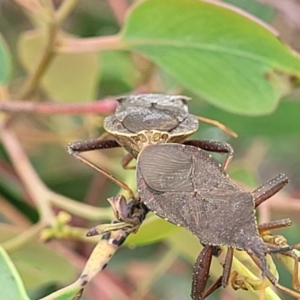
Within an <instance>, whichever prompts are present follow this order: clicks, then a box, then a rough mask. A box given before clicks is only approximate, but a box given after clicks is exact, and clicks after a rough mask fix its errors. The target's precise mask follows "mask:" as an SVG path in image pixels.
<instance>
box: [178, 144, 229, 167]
mask: <svg viewBox="0 0 300 300" xmlns="http://www.w3.org/2000/svg"><path fill="white" fill-rule="evenodd" d="M183 144H184V145H191V146H195V147H197V148H201V149H203V150H205V151H210V152H216V153H226V154H227V156H226V158H225V160H224V163H223V168H224V170H226V168H227V166H228V165H229V163H230V161H231V159H232V157H233V152H234V151H233V149H232V147H231V146H230V145H229V144H228V143H226V142H219V141H211V140H188V141H185V142H184V143H183Z"/></svg>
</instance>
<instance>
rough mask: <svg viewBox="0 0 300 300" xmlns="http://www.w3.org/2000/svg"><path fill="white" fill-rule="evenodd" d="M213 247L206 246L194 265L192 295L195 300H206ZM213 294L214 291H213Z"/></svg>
mask: <svg viewBox="0 0 300 300" xmlns="http://www.w3.org/2000/svg"><path fill="white" fill-rule="evenodd" d="M213 248H214V247H213V246H211V245H205V246H204V248H203V249H202V251H201V252H200V254H199V256H198V257H197V260H196V263H195V265H194V272H193V282H192V293H191V297H192V299H193V300H199V299H204V298H203V294H204V291H205V286H206V283H207V280H208V278H209V269H210V264H211V260H212V255H213ZM212 292H213V291H212Z"/></svg>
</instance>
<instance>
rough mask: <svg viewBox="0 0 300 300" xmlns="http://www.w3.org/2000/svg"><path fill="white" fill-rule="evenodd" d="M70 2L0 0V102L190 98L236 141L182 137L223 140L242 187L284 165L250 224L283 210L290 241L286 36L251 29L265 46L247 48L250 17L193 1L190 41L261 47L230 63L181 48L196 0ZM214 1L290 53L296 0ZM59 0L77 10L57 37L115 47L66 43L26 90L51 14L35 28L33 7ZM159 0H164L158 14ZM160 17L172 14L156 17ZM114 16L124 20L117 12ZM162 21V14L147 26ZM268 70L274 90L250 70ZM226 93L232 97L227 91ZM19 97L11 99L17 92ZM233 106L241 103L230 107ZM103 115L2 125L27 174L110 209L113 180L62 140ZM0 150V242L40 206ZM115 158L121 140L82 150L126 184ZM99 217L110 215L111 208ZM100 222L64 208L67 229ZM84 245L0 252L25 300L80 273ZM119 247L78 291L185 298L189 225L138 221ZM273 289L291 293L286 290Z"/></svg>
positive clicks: (296, 161)
mask: <svg viewBox="0 0 300 300" xmlns="http://www.w3.org/2000/svg"><path fill="white" fill-rule="evenodd" d="M73 2H74V3H73ZM75 2H76V1H58V0H57V1H53V2H52V1H45V3H43V2H42V1H32V2H30V1H21V0H16V1H9V0H2V1H1V2H0V31H1V35H2V40H1V49H0V56H1V57H0V76H1V82H0V88H1V97H0V98H1V100H2V101H7V102H10V101H11V100H12V99H14V100H16V99H18V100H22V101H32V102H34V103H43V102H52V103H54V102H55V103H60V104H65V103H77V104H78V103H88V102H91V101H93V100H95V99H102V98H105V97H108V96H109V97H110V96H113V97H114V96H119V95H122V94H129V93H140V92H161V93H172V94H174V93H175V94H183V95H187V96H191V97H192V101H191V102H190V105H189V108H190V112H191V113H192V114H194V115H199V116H204V117H207V118H211V119H216V120H218V121H219V122H222V123H224V124H225V125H226V126H228V127H230V128H231V129H232V130H234V131H235V132H236V133H237V134H238V138H236V139H235V138H233V137H230V136H229V135H228V134H226V133H224V132H222V131H221V130H220V129H218V128H216V127H213V126H211V125H208V124H203V123H201V124H200V129H199V131H198V132H197V133H196V134H195V135H193V136H192V138H193V139H196V138H199V139H212V140H222V141H227V142H229V143H230V144H231V145H232V146H233V148H234V150H235V155H234V159H233V161H232V163H231V165H230V166H229V174H230V175H231V177H232V178H233V179H234V180H235V181H237V182H239V183H240V184H241V185H242V186H244V187H246V188H247V189H248V190H252V189H255V188H256V187H257V186H259V185H260V184H262V183H263V182H266V181H268V180H269V179H271V178H273V177H275V176H276V175H277V174H278V173H285V174H286V175H287V176H288V177H289V178H290V183H289V185H288V186H287V187H285V188H284V191H283V192H282V193H281V194H279V195H276V196H275V197H274V200H273V198H272V199H271V200H269V204H268V205H267V206H265V207H264V208H263V209H262V210H261V211H259V212H258V215H259V217H261V219H260V218H259V220H260V221H264V222H266V221H268V220H273V219H279V218H286V217H290V218H291V219H292V221H293V226H292V227H290V228H288V229H284V230H282V231H280V232H279V233H281V234H283V235H284V236H285V237H286V238H287V240H288V243H289V244H290V245H293V244H296V243H298V242H299V225H300V219H299V211H300V203H299V196H300V189H299V186H300V168H299V166H300V156H299V149H300V93H299V88H298V89H297V86H298V82H299V77H300V75H299V74H300V63H299V57H298V56H297V55H295V56H293V55H294V54H293V52H292V51H290V50H289V49H288V48H286V49H285V46H284V45H283V46H282V49H283V50H282V49H281V48H280V47H281V45H279V44H278V45H277V44H276V43H277V40H276V41H275V38H273V36H271V33H270V34H269V33H267V31H266V32H265V31H261V32H260V31H259V29H257V38H258V39H262V41H265V43H266V44H262V45H261V49H259V44H258V45H256V46H257V48H255V47H254V46H253V45H255V34H256V33H255V30H256V27H255V26H256V24H255V26H254V25H252V23H251V24H250V23H249V24H248V23H247V22H248V21H249V20H247V22H246V21H245V22H244V21H243V20H240V19H239V17H235V16H234V15H231V14H230V13H228V14H227V13H226V12H225V10H224V11H223V10H221V11H218V9H219V7H217V9H215V8H214V7H213V6H212V7H210V6H209V5H208V6H207V7H206V6H203V7H202V9H203V10H204V11H205V13H206V16H207V19H203V20H202V19H201V20H202V22H203V24H204V25H203V26H204V27H203V28H202V29H201V30H203V32H201V30H200V29H199V35H201V34H202V36H201V37H203V39H204V40H205V39H207V40H205V41H206V42H207V41H208V43H209V42H210V43H212V44H213V45H215V46H218V45H222V47H223V46H224V47H225V48H226V47H228V45H229V43H231V45H232V49H234V50H237V51H242V50H243V47H244V46H245V45H246V46H249V49H250V50H249V53H250V54H251V55H252V53H254V54H253V56H255V55H262V56H263V57H264V59H262V60H261V62H259V63H257V62H255V59H254V60H253V62H252V61H251V60H250V61H249V62H248V61H243V60H242V59H241V61H239V60H238V58H236V57H233V58H232V61H231V60H230V59H231V58H230V55H231V53H229V55H228V57H227V56H224V57H223V56H222V55H223V54H218V53H215V54H211V53H210V52H208V53H206V52H205V53H202V54H201V51H200V52H199V53H198V52H197V53H194V52H193V51H192V50H191V49H189V46H187V47H186V48H185V47H184V43H187V45H188V44H189V43H190V42H194V40H193V39H195V38H196V37H197V34H198V33H197V28H198V27H197V26H200V25H201V24H202V23H201V22H200V21H199V19H197V14H196V13H197V7H196V6H195V8H193V5H194V3H193V2H195V3H196V2H198V1H194V0H189V1H185V0H176V1H175V0H174V1H172V0H168V1H165V2H164V4H165V6H164V4H163V3H162V4H161V7H159V4H158V2H157V1H156V2H155V0H152V1H145V3H146V4H145V6H141V8H138V9H140V11H139V10H138V9H136V10H135V11H133V7H134V5H137V4H136V3H134V1H121V0H119V1H113V0H111V1H109V0H107V1H104V0H102V1H100V0H91V1H78V2H77V3H75ZM200 2H201V1H199V3H200ZM222 2H223V3H226V2H227V3H228V4H232V5H234V6H236V7H240V8H241V9H242V10H244V12H248V13H250V14H252V15H254V16H256V17H257V18H259V19H260V20H262V21H264V22H266V23H268V24H270V25H271V26H273V27H274V28H275V29H276V30H277V31H278V32H279V34H280V39H281V40H282V41H284V43H286V44H288V45H290V46H291V47H292V48H293V49H294V50H296V51H299V50H300V39H299V37H300V35H299V32H300V21H299V20H300V18H299V16H300V1H295V0H286V1H285V3H284V4H283V3H282V2H280V1H254V0H248V1H246V0H245V1H244V0H243V1H233V0H230V1H222ZM64 3H65V4H66V3H67V5H70V7H71V6H72V5H73V4H76V5H74V8H73V9H72V10H71V8H68V7H67V9H69V10H70V14H68V15H67V16H66V18H65V19H64V22H62V23H61V24H59V26H58V28H56V29H55V30H57V31H58V32H59V36H60V37H74V36H77V37H80V38H90V37H99V36H103V37H105V36H107V37H109V36H115V35H117V34H118V33H119V32H120V30H121V32H122V33H121V41H122V42H124V44H122V45H123V46H122V47H120V48H119V49H118V48H117V47H116V49H114V47H113V46H110V47H111V51H100V50H99V49H97V51H86V52H84V51H83V52H82V53H78V52H77V51H75V50H76V47H75V46H74V49H75V50H74V53H72V51H69V52H68V51H65V52H64V53H60V54H59V55H54V58H53V59H52V57H51V54H50V55H49V62H48V63H49V64H48V65H46V66H45V70H46V71H45V74H43V76H40V80H39V81H38V82H37V84H36V87H35V88H34V89H33V91H32V92H30V93H29V92H28V93H27V94H26V93H25V92H24V84H26V82H27V81H26V80H28V78H30V74H32V73H33V72H34V70H36V65H37V64H38V57H39V55H40V54H41V53H43V51H44V49H45V47H47V46H45V45H47V38H49V31H47V26H49V24H51V22H49V23H47V20H48V21H49V19H50V20H51V14H49V15H47V13H45V15H41V14H40V12H41V11H43V10H39V5H41V6H42V7H43V9H45V11H46V12H47V9H49V11H51V7H52V9H53V10H54V11H55V10H56V9H57V8H59V7H60V5H62V4H64ZM173 4H174V7H176V5H177V7H180V6H182V7H183V8H184V10H182V11H181V10H177V13H176V11H175V8H174V7H173V8H172V9H171V6H172V5H173ZM175 4H176V5H175ZM147 5H148V6H147ZM167 5H170V7H169V8H170V9H168V8H167ZM195 5H196V4H195ZM49 7H50V8H49ZM205 9H206V10H205ZM222 9H224V8H222ZM172 10H174V12H172ZM158 12H161V15H159V13H158ZM192 12H195V15H193V14H192ZM172 13H174V14H175V15H176V14H177V16H176V17H174V20H175V21H176V20H177V19H176V18H177V17H178V18H180V17H182V16H184V14H186V16H187V15H188V14H189V13H191V18H190V23H189V24H188V25H189V26H190V27H188V26H187V24H186V23H185V22H183V23H182V28H181V26H179V27H178V28H176V29H175V30H174V28H173V27H171V25H172V20H173V17H172V16H173V15H172ZM129 14H131V15H129ZM168 14H170V19H168V18H167V17H166V16H168ZM209 14H210V15H209ZM218 14H220V16H224V20H223V19H222V18H221V19H219V18H218V16H219V15H218ZM126 15H127V16H128V18H129V19H127V21H124V19H125V16H126ZM45 16H47V17H45ZM145 16H147V19H145ZM202 17H203V16H202ZM47 18H49V19H47ZM199 18H200V17H199ZM226 18H227V19H226ZM160 19H161V21H164V22H163V23H159V22H158V21H159V20H160ZM231 19H232V22H233V23H232V28H234V27H236V29H232V28H231V27H230V26H228V29H226V30H228V31H227V32H228V35H227V34H226V31H225V29H224V32H223V31H222V30H221V28H222V26H223V25H220V28H217V29H216V30H215V31H214V30H211V27H209V25H211V24H212V26H213V24H216V26H217V23H218V22H220V24H221V23H222V22H228V20H231ZM45 20H46V21H45ZM218 20H219V21H218ZM175 21H174V22H175ZM177 21H178V20H177ZM214 21H216V22H215V23H214ZM124 22H125V25H124ZM193 22H194V23H193ZM210 22H211V24H210ZM234 22H236V23H234ZM249 22H250V21H249ZM144 23H145V24H144ZM200 23H201V24H200ZM170 24H171V25H170ZM196 24H197V26H196ZM205 24H207V27H206V26H205ZM168 26H169V27H168ZM239 26H240V27H239ZM243 26H244V27H243ZM252 26H253V28H252ZM186 28H187V29H186ZM192 28H196V29H195V30H194V29H193V30H192ZM199 28H200V27H199ZM48 29H49V28H48ZM148 29H149V32H147V30H148ZM185 29H186V31H185ZM189 30H191V32H194V33H193V34H194V35H193V34H191V36H188V35H187V34H186V32H188V31H189ZM218 30H219V31H218ZM230 30H233V31H232V32H231V31H230ZM181 31H182V32H181ZM243 32H245V41H243V42H244V44H242V43H240V44H238V43H236V45H235V37H239V36H240V35H242V33H243ZM258 32H259V34H260V35H259V34H258ZM179 33H180V34H182V35H183V36H185V37H186V39H183V40H182V41H183V42H182V43H183V46H182V48H180V49H179V50H178V49H177V50H176V51H179V52H176V51H175V50H174V52H172V51H173V49H172V48H170V49H169V48H168V49H167V47H165V46H164V45H159V46H158V47H157V48H155V47H156V45H152V44H151V43H150V42H152V40H151V39H153V40H155V38H157V37H156V36H160V35H161V36H162V39H166V40H167V37H169V38H170V40H172V39H174V40H176V41H180V38H181V36H179V37H177V34H178V35H179ZM231 33H232V34H231ZM143 35H144V37H145V39H147V38H149V41H150V42H149V44H151V46H147V42H145V44H143V43H140V44H139V42H136V40H138V38H140V37H141V36H143ZM168 35H169V36H168ZM206 35H207V36H206ZM204 37H205V38H204ZM247 38H248V40H247ZM250 38H253V40H252V39H250ZM177 39H178V40H177ZM202 42H203V41H202ZM214 43H215V44H214ZM48 46H49V45H48ZM252 46H253V47H252ZM43 47H44V48H43ZM160 47H161V48H160ZM164 47H165V48H164ZM235 47H236V48H235ZM220 49H221V48H220ZM264 49H265V53H264ZM272 49H274V52H273V53H271V52H272V51H271V50H272ZM52 51H54V50H53V49H52ZM251 51H253V52H251ZM268 51H269V52H268ZM270 51H271V52H270ZM280 51H281V52H282V53H281V52H280ZM284 51H286V52H284ZM44 53H45V52H44ZM178 53H179V54H178ZM224 53H225V52H224ZM204 54H205V56H203V55H204ZM250 54H249V55H250ZM198 55H199V58H201V57H203V61H200V62H197V61H196V59H198ZM201 55H202V56H201ZM209 55H211V56H209ZM206 56H207V57H206ZM177 58H178V60H177ZM193 61H195V63H194V64H193ZM258 61H259V60H258ZM270 61H271V63H269V62H270ZM206 62H207V65H205V63H206ZM256 64H257V66H256ZM231 65H232V69H231V68H230V66H231ZM252 65H253V68H252ZM182 66H186V68H183V67H182ZM269 66H272V68H273V69H272V70H273V71H274V73H271V75H270V76H271V80H270V81H271V82H272V84H273V86H272V88H271V87H270V88H269V87H266V86H265V85H263V80H265V78H263V76H261V77H260V75H262V74H264V75H265V76H266V77H267V75H268V74H269V73H268V72H269V70H270V69H269ZM198 69H199V74H198V75H197V72H198ZM1 70H2V71H1ZM205 72H206V73H205ZM256 72H257V73H256ZM259 72H261V73H259ZM239 74H240V75H239ZM247 76H248V77H247ZM272 76H273V77H272ZM224 80H225V81H224ZM265 81H267V80H265ZM198 82H199V85H198ZM22 91H23V93H22ZM202 91H203V93H202ZM234 94H236V99H234V97H232V96H230V95H234ZM20 95H22V96H23V97H19V96H20ZM243 95H244V96H243ZM243 97H245V98H243ZM247 97H249V101H248V98H247ZM279 99H280V101H279ZM239 101H240V105H239V104H238V105H237V104H236V103H239ZM103 117H104V116H103V115H92V114H90V115H76V116H74V115H68V114H64V115H56V114H53V115H40V114H38V113H30V114H28V113H24V112H19V113H16V114H14V116H13V117H12V119H11V120H10V122H11V128H12V129H13V132H15V133H16V135H17V137H18V139H19V141H20V145H22V147H23V148H24V150H25V152H26V154H27V155H28V157H29V159H30V161H31V163H32V165H33V167H34V169H35V170H36V172H37V174H38V175H39V176H40V178H41V179H42V181H43V182H44V183H45V184H46V185H47V186H48V187H49V188H50V189H51V190H53V191H55V192H56V193H57V194H61V195H64V196H67V197H70V198H72V199H75V200H76V201H79V202H83V203H85V204H88V205H91V206H92V207H93V206H97V207H108V203H107V201H106V198H107V197H110V196H113V195H116V194H118V193H119V192H120V191H119V188H118V187H116V186H115V185H114V184H112V183H111V182H110V181H109V180H107V179H106V178H105V177H103V176H102V175H99V174H97V173H96V172H95V171H94V170H92V169H90V168H88V167H87V166H84V165H82V164H80V163H79V162H77V161H76V160H75V159H74V158H72V157H70V156H69V155H68V154H67V152H66V151H65V145H66V144H67V143H69V142H72V141H75V140H82V139H88V138H95V137H98V136H100V135H101V134H102V133H103V129H102V123H103ZM2 118H5V117H4V114H3V116H2ZM2 125H3V120H2ZM0 150H1V151H0V155H1V157H0V168H1V171H0V207H1V213H0V221H1V224H0V241H9V240H10V239H11V238H12V237H14V236H16V235H17V234H18V233H20V232H21V231H23V230H24V229H28V228H30V225H31V224H33V223H36V222H37V221H38V220H39V210H38V208H37V206H36V203H35V202H34V201H33V200H32V199H31V195H30V193H28V191H27V189H26V186H24V184H23V183H22V180H20V174H19V173H18V172H19V171H18V169H17V168H15V167H14V166H13V165H12V164H11V156H10V153H9V151H8V150H7V147H6V146H5V144H4V145H2V146H1V148H0ZM124 153H125V152H124V151H123V150H122V149H117V150H105V151H101V152H100V151H97V153H92V154H91V155H90V156H89V158H90V159H91V160H93V161H94V162H95V163H96V164H98V165H100V166H103V167H104V168H105V169H107V170H109V171H111V172H113V173H114V174H116V175H117V176H119V177H120V178H122V179H123V180H124V181H125V182H127V183H128V184H129V185H130V186H131V187H132V188H133V189H134V188H135V187H134V185H135V175H134V171H128V170H122V168H121V165H120V162H121V159H122V157H123V156H124ZM217 159H221V158H220V157H217ZM53 211H54V213H55V214H57V213H58V211H59V209H58V208H57V207H55V208H53ZM110 217H111V218H112V213H111V215H110ZM110 220H111V219H110V218H103V219H101V220H99V221H95V220H93V221H91V220H86V219H85V218H81V217H79V216H73V218H72V221H71V223H70V224H71V225H72V226H77V227H82V228H90V227H92V226H94V225H95V224H98V223H107V222H109V221H110ZM93 245H94V244H93V243H87V242H83V241H79V240H76V239H75V240H72V239H57V240H55V239H54V240H52V241H50V242H48V243H46V244H43V243H41V242H40V241H38V239H37V238H36V239H33V240H30V241H29V242H27V243H26V244H24V245H23V246H22V247H21V248H19V249H13V250H12V251H9V250H7V252H8V254H9V256H10V257H11V259H12V261H13V262H14V264H15V265H16V268H17V270H18V272H19V273H20V275H21V278H22V280H23V282H24V284H25V288H26V291H27V292H28V294H29V297H30V299H39V298H41V297H43V296H46V295H48V294H49V293H51V292H53V291H55V290H57V289H59V288H61V287H63V286H65V285H67V284H70V283H71V282H72V281H74V280H75V279H76V278H77V277H78V275H79V274H80V271H81V270H82V269H83V266H84V263H85V262H86V260H87V259H88V257H89V254H90V252H91V250H92V248H93ZM127 246H129V247H126V246H124V247H122V248H121V249H120V250H119V251H118V252H117V254H116V255H115V256H114V257H113V258H112V260H111V261H110V263H109V266H108V268H106V270H105V271H104V272H102V273H101V274H100V275H99V276H97V277H96V278H95V279H94V281H92V283H90V284H89V285H88V286H87V288H86V290H85V292H84V296H83V297H82V299H101V300H106V299H107V300H110V299H111V300H114V299H116V300H117V299H119V300H125V299H145V300H146V299H147V300H148V299H149V300H150V299H165V300H167V299H172V300H176V299H178V300H182V299H190V298H189V294H190V286H191V274H192V265H193V263H194V261H195V258H196V255H197V254H198V252H199V249H200V245H199V243H198V241H197V240H196V239H195V238H194V237H192V236H191V235H190V233H188V232H186V231H185V230H184V229H181V228H177V227H175V226H172V225H170V224H168V223H167V222H165V221H163V220H159V219H158V218H157V217H155V216H150V218H149V220H147V221H146V222H145V224H143V226H142V227H141V229H140V231H139V232H138V233H137V234H136V235H131V236H130V238H129V239H128V240H127ZM0 268H1V265H0ZM212 269H213V270H212V277H211V282H212V281H213V279H215V278H217V276H218V275H219V274H220V272H221V267H220V266H219V263H218V261H217V260H216V261H214V263H213V267H212ZM278 270H279V272H280V282H281V283H282V284H283V285H286V286H289V287H290V286H291V276H290V275H289V274H288V273H287V271H286V270H285V269H284V268H282V267H281V266H280V265H278ZM279 295H281V294H279ZM249 297H250V298H249ZM252 297H253V298H252ZM281 297H282V299H289V298H288V296H286V295H283V296H281ZM12 299H13V298H12ZM208 299H211V300H214V299H256V296H255V295H254V294H250V296H249V293H248V292H243V291H239V292H234V291H233V290H232V289H231V287H228V288H227V289H226V290H224V289H220V290H218V291H217V292H215V293H213V294H212V295H211V296H210V297H209V298H208Z"/></svg>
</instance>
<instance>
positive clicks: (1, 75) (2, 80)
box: [0, 34, 12, 86]
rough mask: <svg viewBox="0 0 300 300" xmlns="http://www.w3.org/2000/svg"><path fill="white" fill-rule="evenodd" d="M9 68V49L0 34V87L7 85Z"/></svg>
mask: <svg viewBox="0 0 300 300" xmlns="http://www.w3.org/2000/svg"><path fill="white" fill-rule="evenodd" d="M11 68H12V66H11V57H10V54H9V49H8V47H7V45H6V43H5V41H4V39H3V37H2V35H1V34H0V86H1V85H2V86H3V85H7V83H8V82H9V79H10V73H11Z"/></svg>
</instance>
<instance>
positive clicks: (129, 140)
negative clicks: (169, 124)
mask: <svg viewBox="0 0 300 300" xmlns="http://www.w3.org/2000/svg"><path fill="white" fill-rule="evenodd" d="M114 137H115V139H116V141H117V142H118V143H119V144H120V145H121V146H123V147H124V148H125V149H126V150H127V151H128V152H129V153H131V154H132V156H133V157H135V158H137V156H138V154H139V153H140V152H141V151H142V150H143V149H144V148H145V147H147V146H148V145H151V144H165V143H182V142H183V141H184V140H185V139H186V138H187V137H188V136H187V135H183V134H178V135H174V134H170V133H169V132H165V131H159V130H143V131H141V132H138V133H136V134H132V135H130V136H129V135H120V134H117V135H115V136H114Z"/></svg>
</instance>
